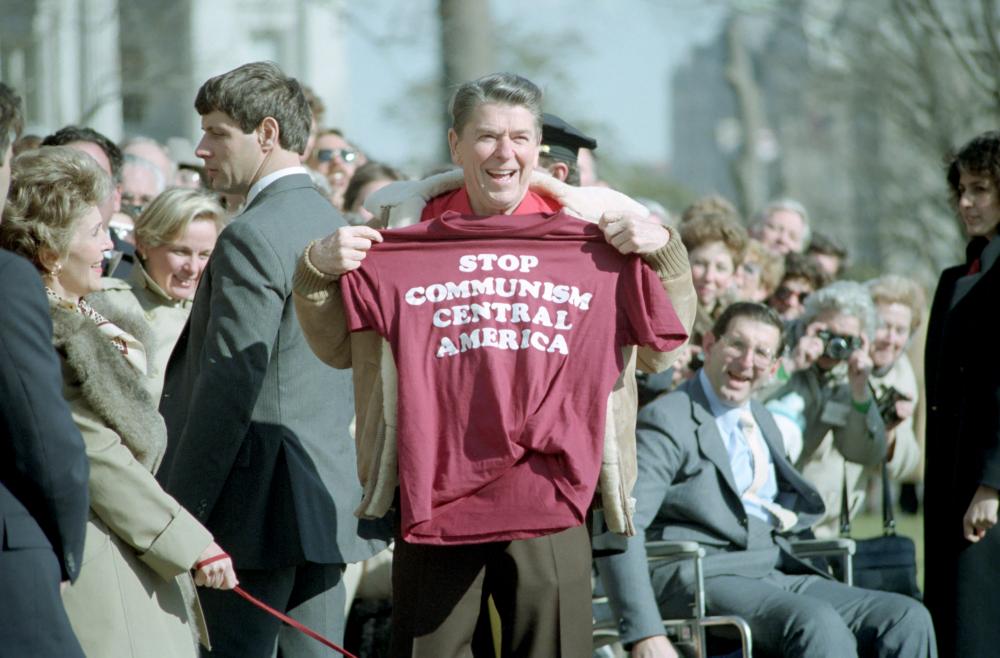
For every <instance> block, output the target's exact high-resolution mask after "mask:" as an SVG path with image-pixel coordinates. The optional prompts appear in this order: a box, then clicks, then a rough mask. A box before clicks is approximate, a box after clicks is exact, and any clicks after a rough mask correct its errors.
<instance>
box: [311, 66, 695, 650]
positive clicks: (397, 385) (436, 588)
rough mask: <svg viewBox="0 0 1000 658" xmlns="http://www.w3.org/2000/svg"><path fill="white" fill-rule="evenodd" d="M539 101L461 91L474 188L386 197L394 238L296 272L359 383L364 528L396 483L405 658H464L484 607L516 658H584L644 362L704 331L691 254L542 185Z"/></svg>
mask: <svg viewBox="0 0 1000 658" xmlns="http://www.w3.org/2000/svg"><path fill="white" fill-rule="evenodd" d="M540 101H541V92H540V91H539V90H538V88H537V87H535V86H534V85H533V84H532V83H530V82H529V81H527V80H525V79H523V78H520V77H518V76H514V75H510V74H497V75H492V76H487V77H485V78H481V79H479V80H476V81H473V82H470V83H466V84H465V85H463V86H462V87H461V88H459V90H458V91H457V92H456V95H455V98H454V99H453V101H452V116H453V128H452V129H451V130H450V131H449V144H450V146H451V152H452V158H453V160H454V162H455V163H456V164H457V165H459V166H460V167H461V168H462V171H461V172H460V173H461V176H459V175H458V174H457V173H456V174H444V175H441V176H437V177H432V178H430V179H426V180H425V181H420V182H418V183H415V184H414V183H404V184H401V185H393V186H389V187H388V188H386V189H385V190H384V191H383V192H382V193H379V194H377V195H376V196H375V197H374V202H375V203H376V204H379V205H380V206H381V208H380V212H381V216H379V215H378V214H377V217H378V219H377V220H376V222H377V225H378V226H379V227H391V230H387V231H383V232H380V231H378V230H375V229H374V228H372V227H366V226H362V227H351V228H347V229H341V230H339V231H338V232H337V233H335V234H333V235H331V236H330V237H328V238H326V239H325V240H323V241H320V242H317V243H314V244H313V245H311V246H310V248H309V249H308V250H307V251H306V253H305V255H304V256H303V259H302V260H301V261H300V263H299V268H298V271H297V272H296V309H297V312H298V315H299V320H300V322H301V323H302V326H303V330H304V333H305V335H306V337H307V339H308V340H309V342H310V345H311V346H312V348H313V350H314V351H315V352H316V353H317V355H318V356H320V358H322V359H323V360H324V361H325V362H327V363H328V364H330V365H333V366H335V367H341V368H342V367H353V368H354V381H355V392H356V399H357V401H358V422H357V440H358V446H359V451H358V454H359V461H358V466H359V474H360V476H361V479H362V482H363V483H364V485H365V498H364V500H363V502H362V505H361V507H360V508H359V510H358V513H359V514H361V515H363V516H374V517H378V516H383V515H385V514H386V513H387V512H388V511H389V509H390V506H391V504H392V501H393V497H394V492H395V490H396V486H397V483H398V487H399V494H398V500H399V510H398V513H397V514H396V515H395V518H396V519H397V530H396V551H395V563H394V566H393V586H394V591H393V599H394V600H393V611H394V619H393V655H414V656H452V655H458V654H459V653H461V652H463V651H467V650H468V649H467V648H468V646H469V644H470V642H471V640H472V635H473V629H474V627H475V625H476V621H477V618H478V616H479V614H480V610H481V606H482V602H483V600H485V598H486V596H487V595H489V594H492V595H493V598H494V601H495V602H496V603H497V608H498V611H499V613H500V617H501V625H502V631H503V642H504V647H505V652H506V651H507V650H510V652H511V654H512V655H524V656H557V655H564V656H579V655H585V654H586V653H589V647H590V614H591V613H590V580H589V574H590V546H589V542H588V535H587V531H586V528H585V526H584V520H585V516H586V512H587V510H588V508H589V506H590V503H591V501H592V499H593V497H594V494H595V488H596V487H597V486H598V484H599V485H600V490H601V499H602V503H603V506H604V508H605V514H606V516H607V518H608V519H609V525H610V526H612V529H614V530H617V531H619V532H622V533H624V534H630V533H631V532H634V529H633V528H632V525H631V509H630V506H629V502H628V498H629V493H630V490H631V485H632V482H633V481H634V474H635V462H634V443H631V440H630V438H629V435H630V434H631V433H632V431H633V430H634V414H635V389H634V367H635V358H636V350H635V349H634V348H633V347H631V346H635V345H641V346H645V349H643V350H640V351H639V354H638V358H639V362H640V364H641V365H642V367H643V368H644V369H649V370H657V369H662V368H664V367H666V366H667V365H669V363H670V360H671V354H670V353H671V352H672V351H673V350H676V349H677V348H679V347H680V346H681V345H682V344H683V342H684V341H685V340H686V335H687V333H686V328H687V327H690V322H691V319H692V315H693V308H692V307H693V304H692V301H693V290H692V289H691V283H690V272H689V270H688V267H687V262H686V254H685V252H684V249H683V246H682V245H681V244H680V241H679V240H676V239H674V238H673V237H672V235H671V234H670V233H669V232H668V231H667V230H666V229H664V228H663V227H662V226H661V225H660V224H659V223H658V222H655V221H653V220H650V219H648V218H646V217H645V213H644V212H643V209H641V207H640V206H639V205H638V204H636V203H635V202H633V201H632V200H631V199H628V198H627V197H624V196H623V195H620V194H617V193H615V192H611V191H610V190H604V189H576V188H571V187H569V186H566V185H564V184H562V183H560V182H558V181H556V180H555V179H553V178H551V177H549V176H546V175H544V174H539V173H535V172H534V169H535V167H536V165H537V158H538V147H539V140H540V135H541V108H540ZM584 219H589V220H590V221H584ZM598 220H599V223H595V222H598ZM636 254H638V256H636ZM679 317H680V318H681V319H679ZM682 320H683V321H682ZM633 438H634V437H633Z"/></svg>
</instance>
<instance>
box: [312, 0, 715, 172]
mask: <svg viewBox="0 0 1000 658" xmlns="http://www.w3.org/2000/svg"><path fill="white" fill-rule="evenodd" d="M721 7H722V4H721V2H712V1H707V2H706V1H699V0H619V1H617V2H614V1H612V0H534V1H529V0H509V1H507V2H498V1H493V2H491V13H492V16H493V20H494V23H495V24H496V26H497V28H498V29H505V30H510V31H511V32H513V33H514V34H516V38H515V41H516V40H520V41H521V42H523V41H525V40H527V41H529V42H534V43H541V42H544V41H545V37H546V36H548V35H556V38H553V39H552V41H553V43H552V44H551V48H552V49H553V51H552V52H553V54H555V55H556V56H557V57H556V59H555V60H554V70H553V75H551V76H546V75H542V76H532V77H533V79H534V81H535V82H536V83H538V84H540V85H541V86H542V87H543V89H545V91H546V93H547V94H548V96H547V101H548V102H547V103H546V109H553V110H558V112H559V113H560V114H561V115H563V118H565V119H567V120H568V121H570V122H571V123H580V124H584V125H588V126H594V127H596V128H597V131H596V134H595V135H594V136H595V137H596V138H597V139H598V142H599V152H600V151H604V152H608V151H610V150H612V149H614V150H615V151H616V153H615V157H616V158H618V159H621V160H633V161H638V162H651V163H663V162H668V161H669V157H670V152H669V149H670V132H669V119H670V116H669V112H670V94H671V89H670V86H669V85H670V76H671V72H672V70H673V68H674V67H675V66H676V65H678V64H679V63H682V62H683V61H685V60H686V58H687V57H688V55H689V53H690V51H691V48H692V47H693V46H694V45H695V44H699V43H704V42H706V41H708V40H709V39H711V38H712V37H714V35H715V34H716V33H717V31H718V29H719V22H720V18H721V15H722V8H721ZM436 8H437V2H436V0H382V1H379V2H369V1H367V0H365V1H362V2H353V1H351V2H348V3H347V9H346V12H347V24H346V25H345V31H346V33H347V35H346V36H347V39H346V49H345V58H346V60H347V66H348V83H349V88H350V90H351V97H350V98H349V99H346V100H347V104H346V106H344V107H343V108H342V111H343V114H342V116H343V118H342V120H341V122H342V124H343V128H344V129H345V130H346V131H347V133H348V135H349V136H350V137H352V138H354V139H356V140H357V141H358V143H359V145H361V146H362V147H363V148H364V149H365V150H366V151H368V152H369V153H371V154H372V155H373V156H374V157H376V158H379V159H382V160H384V161H387V162H389V163H392V164H397V165H408V164H412V163H415V162H416V163H426V162H427V161H428V160H430V159H431V158H432V157H433V156H434V154H435V149H436V147H437V144H438V143H439V141H438V140H444V139H445V135H444V131H443V129H442V128H441V127H440V126H436V125H433V123H432V122H431V121H428V117H427V116H426V115H425V114H422V113H420V112H415V111H411V110H410V106H409V105H408V102H407V98H406V91H407V90H408V89H411V88H412V86H413V85H419V84H422V83H428V82H430V81H431V80H433V79H434V76H436V75H437V71H438V55H437V53H438V26H437V9H436ZM572 32H575V33H577V34H580V35H582V36H583V39H582V42H583V43H581V44H560V43H558V41H559V39H558V38H557V37H558V35H560V34H566V33H572ZM497 41H500V39H497ZM507 61H510V58H509V57H506V56H505V54H503V53H500V54H499V56H498V68H504V63H505V62H507ZM549 78H551V79H549ZM325 100H326V101H327V103H328V104H332V103H335V102H336V99H325Z"/></svg>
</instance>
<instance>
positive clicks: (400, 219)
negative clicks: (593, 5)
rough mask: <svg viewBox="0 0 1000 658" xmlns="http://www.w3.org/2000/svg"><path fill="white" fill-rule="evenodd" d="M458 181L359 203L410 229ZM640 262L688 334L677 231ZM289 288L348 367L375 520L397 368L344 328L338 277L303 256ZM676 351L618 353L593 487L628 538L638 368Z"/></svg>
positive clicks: (386, 488)
mask: <svg viewBox="0 0 1000 658" xmlns="http://www.w3.org/2000/svg"><path fill="white" fill-rule="evenodd" d="M461 184H462V176H461V171H457V172H448V173H445V174H440V175H438V176H433V177H431V178H428V179H424V180H422V181H415V182H408V183H395V184H392V185H390V186H388V187H385V188H383V189H382V190H379V192H377V193H376V194H375V195H373V197H372V198H370V199H369V202H370V203H366V206H369V205H370V204H375V205H376V207H375V208H371V207H370V208H369V209H371V210H373V211H375V215H376V220H375V221H374V223H373V225H374V226H376V228H384V227H390V228H397V227H402V226H408V225H412V224H414V223H416V222H418V221H419V220H420V213H421V211H422V209H423V207H424V205H425V204H426V202H427V201H428V200H430V199H432V198H433V197H435V196H438V195H440V194H443V193H444V192H447V191H449V190H453V189H456V188H457V187H458V186H460V185H461ZM531 187H532V190H534V191H536V192H539V193H541V194H543V195H545V196H549V197H551V198H554V199H556V200H557V201H558V202H559V203H561V204H562V205H563V207H564V208H565V209H566V210H567V211H568V212H570V213H571V214H574V215H577V216H579V217H581V218H582V219H585V220H588V221H594V222H596V221H597V220H599V219H600V217H601V215H602V214H603V213H604V212H626V211H627V212H633V213H638V214H641V215H643V216H645V215H648V211H647V210H646V209H645V208H644V207H643V206H642V205H640V204H638V203H636V202H635V201H633V200H632V199H630V198H628V197H627V196H625V195H623V194H620V193H618V192H614V191H612V190H608V189H604V188H577V187H572V186H569V185H566V184H565V183H562V182H559V181H557V180H556V179H554V178H552V177H551V176H548V175H545V174H541V173H537V172H536V173H535V174H534V175H533V177H532V181H531ZM306 253H308V249H307V251H306ZM644 259H645V260H646V262H647V263H649V265H650V266H651V267H652V268H653V269H654V270H655V271H656V273H657V274H658V275H659V277H660V280H661V282H662V283H663V288H664V290H666V291H667V294H668V295H669V297H670V300H671V302H672V303H673V305H674V309H675V311H676V313H677V317H678V318H679V319H680V321H681V323H682V324H683V325H684V328H685V330H686V331H688V332H690V330H691V325H692V324H693V322H694V314H695V306H696V297H695V292H694V287H693V285H692V283H691V268H690V266H689V264H688V259H687V251H686V250H685V249H684V245H683V244H682V243H681V241H680V239H679V237H678V236H677V234H676V232H674V231H672V230H671V231H670V241H669V242H668V243H667V245H665V246H664V247H663V248H661V249H660V250H659V251H657V252H655V253H653V254H649V255H646V256H644ZM294 283H295V309H296V312H297V314H298V318H299V322H300V323H301V324H302V331H303V333H304V334H305V336H306V339H307V340H308V341H309V345H310V347H312V349H313V351H314V352H315V353H316V355H317V356H318V357H319V358H320V359H321V360H322V361H323V362H324V363H327V364H328V365H330V366H333V367H335V368H353V376H354V395H355V405H356V407H357V424H356V428H355V440H356V441H357V452H358V474H359V476H360V479H361V483H362V485H363V486H364V497H363V499H362V501H361V506H360V507H359V508H358V510H357V512H356V514H358V515H359V516H361V517H363V518H379V517H382V516H384V515H385V513H386V512H387V511H388V509H389V506H390V505H391V503H392V500H393V495H394V492H395V489H396V486H397V485H398V472H397V462H396V430H395V428H396V420H395V415H396V414H395V412H396V372H395V365H394V363H393V360H392V357H391V355H390V353H389V351H388V345H387V344H386V343H385V341H383V340H382V339H381V338H380V337H379V336H378V335H376V334H375V333H374V332H372V331H362V332H355V333H350V332H348V331H347V328H346V323H345V320H344V314H343V306H342V301H341V295H340V288H339V286H338V285H337V283H336V279H335V278H334V277H329V276H326V275H324V274H322V273H321V272H319V271H318V270H316V269H315V268H313V267H312V266H311V264H310V263H309V262H308V259H307V258H305V257H303V258H302V259H300V261H299V265H298V268H297V270H296V273H295V279H294ZM679 349H680V348H678V350H674V351H673V352H670V353H660V352H656V351H653V350H650V349H648V348H638V349H637V348H635V347H625V348H623V351H624V357H625V359H624V360H625V363H626V366H625V369H624V371H623V372H622V375H621V377H619V379H618V381H617V382H616V383H615V386H614V389H613V390H612V393H611V395H610V396H609V398H608V400H607V406H608V414H607V421H606V427H605V435H604V456H603V461H602V465H601V473H600V479H599V481H598V488H599V490H600V492H601V504H602V507H603V508H604V515H605V520H606V522H607V524H608V527H609V529H611V530H612V531H614V532H617V533H620V534H626V535H632V534H634V533H635V527H634V526H633V523H632V511H633V509H634V506H635V501H634V499H633V498H632V496H631V493H632V486H633V485H634V484H635V478H636V461H635V459H636V457H635V417H636V410H637V405H638V393H637V389H636V382H635V369H636V365H637V364H638V366H639V367H640V368H641V369H642V370H644V371H646V372H660V371H662V370H665V369H666V368H668V367H669V366H670V364H671V363H672V362H673V359H674V357H675V355H676V354H677V352H678V351H679Z"/></svg>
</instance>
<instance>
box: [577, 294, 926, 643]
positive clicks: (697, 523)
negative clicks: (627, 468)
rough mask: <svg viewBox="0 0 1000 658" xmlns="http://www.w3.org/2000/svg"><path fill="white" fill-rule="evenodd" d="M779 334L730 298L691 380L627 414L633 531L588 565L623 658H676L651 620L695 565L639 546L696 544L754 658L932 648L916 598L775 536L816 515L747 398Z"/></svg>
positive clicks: (683, 590)
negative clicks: (634, 464) (652, 559)
mask: <svg viewBox="0 0 1000 658" xmlns="http://www.w3.org/2000/svg"><path fill="white" fill-rule="evenodd" d="M781 343H782V335H781V321H780V320H779V318H778V317H777V315H775V314H774V312H773V311H771V310H769V309H767V308H766V307H764V306H762V305H759V304H750V303H737V304H734V305H732V306H731V307H729V308H728V309H726V311H725V312H724V313H723V314H722V316H721V317H720V318H719V319H718V321H717V322H716V324H715V326H714V327H713V330H712V331H711V332H708V333H706V335H705V339H704V344H703V347H704V353H705V366H704V368H703V369H702V371H701V372H700V373H699V375H698V376H697V377H695V378H693V379H691V380H690V381H688V382H686V383H685V384H683V385H681V386H680V387H679V388H678V389H677V390H676V391H675V392H673V393H670V394H669V395H665V396H663V397H660V398H658V399H656V400H655V401H653V402H652V403H650V404H649V405H647V406H646V407H645V408H643V410H642V411H641V413H640V414H639V418H638V424H637V449H638V462H639V475H638V480H637V482H636V485H635V489H634V494H633V495H634V496H635V498H636V500H637V502H636V514H635V520H636V535H635V536H634V537H631V538H630V539H629V546H628V550H627V551H626V552H625V553H623V554H620V555H615V556H613V557H608V558H601V559H599V560H598V561H597V565H598V569H599V571H600V572H601V577H602V579H603V581H604V585H605V588H606V590H607V593H608V596H609V598H610V601H611V605H612V608H613V609H614V611H615V613H616V615H617V616H618V618H619V625H620V631H621V639H622V642H623V644H624V645H625V647H626V648H629V649H630V650H631V655H632V656H650V657H652V656H675V655H676V653H675V652H674V649H673V648H672V647H671V646H670V644H669V642H668V641H667V639H666V637H665V636H664V629H663V625H662V623H661V619H666V618H678V617H680V618H684V617H690V616H691V602H692V600H693V596H694V572H693V571H694V570H693V566H692V564H691V562H690V561H684V562H680V563H678V562H658V563H654V564H652V565H649V564H648V563H647V559H646V549H645V542H646V541H647V540H657V539H667V540H694V541H697V542H700V543H701V544H702V545H703V546H704V547H705V548H706V551H707V553H708V554H707V556H706V558H705V561H704V568H705V589H706V601H707V609H708V614H713V615H723V614H728V615H738V616H740V617H743V618H744V619H746V620H747V622H748V623H749V624H750V627H751V629H752V631H753V644H754V646H753V649H754V653H755V655H757V656H760V655H764V656H836V657H838V658H841V657H846V656H857V655H863V656H913V657H916V656H921V657H923V656H935V655H936V650H935V642H934V629H933V626H932V625H931V620H930V616H929V615H928V613H927V611H926V609H925V608H924V607H923V606H922V605H921V604H920V603H918V602H917V601H915V600H913V599H910V598H908V597H905V596H901V595H898V594H890V593H886V592H877V591H872V590H864V589H860V588H855V587H848V586H847V585H844V584H842V583H840V582H837V581H834V580H832V579H829V578H827V577H825V576H823V575H820V574H819V572H818V571H815V570H812V569H811V568H810V567H809V566H808V565H806V564H804V563H802V562H800V561H798V560H796V559H795V558H793V557H792V556H791V554H790V552H789V551H788V550H787V546H788V544H787V541H786V540H785V538H784V537H783V536H782V535H781V534H779V533H783V532H785V531H787V532H791V533H795V532H797V531H800V530H805V529H807V528H808V527H809V525H810V524H811V523H812V522H813V521H815V520H816V519H818V518H819V516H820V515H821V514H822V513H823V501H822V499H821V498H820V495H819V494H818V493H817V492H816V490H815V489H814V488H813V487H812V486H811V485H810V484H809V483H808V482H806V481H805V480H804V479H803V478H802V477H801V476H800V475H799V474H798V473H797V472H796V471H795V470H794V468H793V467H792V466H791V464H790V463H789V462H788V459H787V458H786V457H785V454H784V449H783V446H782V443H781V434H780V432H779V431H778V428H777V426H776V425H775V424H774V420H773V419H772V417H771V415H770V414H769V413H768V412H767V411H766V410H765V409H764V408H763V407H762V406H761V405H760V404H758V403H757V402H755V401H753V400H751V395H752V394H753V392H754V391H755V390H756V389H757V388H758V387H759V386H760V385H762V384H763V383H764V382H766V381H767V379H769V378H770V377H771V376H772V375H773V374H774V371H775V369H776V367H777V361H776V359H775V355H776V354H778V353H779V351H780V347H781ZM754 433H756V434H754ZM755 448H756V453H757V455H758V457H757V459H755V458H754V452H755ZM758 461H759V463H760V466H761V468H760V469H759V471H758V469H757V462H758ZM765 462H766V463H767V465H766V467H764V463H765Z"/></svg>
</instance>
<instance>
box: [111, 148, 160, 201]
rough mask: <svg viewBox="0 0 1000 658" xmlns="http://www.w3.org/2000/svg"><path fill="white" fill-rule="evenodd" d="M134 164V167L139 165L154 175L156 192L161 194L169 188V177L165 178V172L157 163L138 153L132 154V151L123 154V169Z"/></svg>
mask: <svg viewBox="0 0 1000 658" xmlns="http://www.w3.org/2000/svg"><path fill="white" fill-rule="evenodd" d="M129 165H132V166H133V167H139V168H140V169H145V170H146V171H148V172H149V173H150V174H152V175H153V180H154V181H155V182H156V192H157V194H159V193H160V192H162V191H163V190H165V189H167V179H166V178H164V176H163V172H162V171H161V170H160V168H159V167H157V166H156V165H155V164H153V163H152V162H150V161H149V160H147V159H146V158H143V157H141V156H138V155H132V154H131V153H126V154H125V155H123V156H122V169H124V168H125V167H127V166H129Z"/></svg>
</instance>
